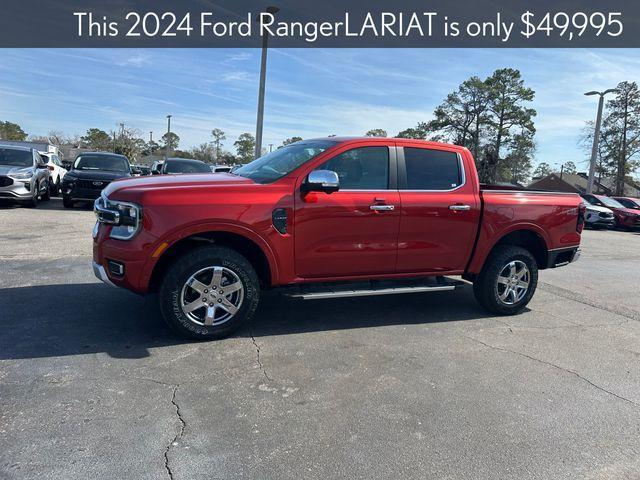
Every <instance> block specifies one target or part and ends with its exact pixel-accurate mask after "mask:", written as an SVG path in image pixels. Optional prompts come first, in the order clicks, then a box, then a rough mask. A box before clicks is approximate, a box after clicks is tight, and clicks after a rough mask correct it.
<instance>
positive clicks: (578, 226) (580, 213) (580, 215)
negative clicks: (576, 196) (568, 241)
mask: <svg viewBox="0 0 640 480" xmlns="http://www.w3.org/2000/svg"><path fill="white" fill-rule="evenodd" d="M586 210H587V207H586V205H585V204H584V203H581V204H580V205H578V222H577V223H576V232H578V233H582V230H583V229H584V213H585V212H586Z"/></svg>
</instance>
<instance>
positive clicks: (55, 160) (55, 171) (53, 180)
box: [40, 152, 67, 195]
mask: <svg viewBox="0 0 640 480" xmlns="http://www.w3.org/2000/svg"><path fill="white" fill-rule="evenodd" d="M40 156H41V157H42V158H43V159H44V161H45V162H46V164H47V168H48V169H49V177H50V180H49V188H50V190H51V195H58V194H59V193H60V185H62V179H63V178H64V175H65V174H66V173H67V170H66V168H64V167H63V166H62V162H61V161H60V158H59V157H58V155H56V154H55V153H48V152H40Z"/></svg>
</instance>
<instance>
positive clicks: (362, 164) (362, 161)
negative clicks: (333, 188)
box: [316, 147, 389, 190]
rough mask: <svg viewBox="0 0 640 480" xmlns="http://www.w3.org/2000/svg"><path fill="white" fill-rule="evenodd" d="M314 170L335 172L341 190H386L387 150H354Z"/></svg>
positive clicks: (385, 148)
mask: <svg viewBox="0 0 640 480" xmlns="http://www.w3.org/2000/svg"><path fill="white" fill-rule="evenodd" d="M316 170H332V171H334V172H336V173H337V174H338V178H340V189H341V190H343V189H346V190H386V189H387V188H388V186H389V148H388V147H361V148H354V149H353V150H349V151H346V152H344V153H341V154H340V155H338V156H336V157H333V158H332V159H331V160H329V161H328V162H326V163H324V164H323V165H321V166H320V167H318V168H317V169H316Z"/></svg>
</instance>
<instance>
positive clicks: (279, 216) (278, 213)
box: [271, 208, 287, 235]
mask: <svg viewBox="0 0 640 480" xmlns="http://www.w3.org/2000/svg"><path fill="white" fill-rule="evenodd" d="M271 221H272V222H273V226H274V227H275V229H276V230H278V231H279V232H280V233H281V234H283V235H284V234H285V233H287V211H286V210H285V209H284V208H276V209H275V210H274V211H273V213H272V214H271Z"/></svg>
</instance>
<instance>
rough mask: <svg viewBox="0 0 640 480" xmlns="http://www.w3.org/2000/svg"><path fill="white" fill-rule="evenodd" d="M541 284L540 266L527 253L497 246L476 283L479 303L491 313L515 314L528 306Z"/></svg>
mask: <svg viewBox="0 0 640 480" xmlns="http://www.w3.org/2000/svg"><path fill="white" fill-rule="evenodd" d="M537 285H538V265H537V263H536V260H535V259H534V258H533V255H531V253H530V252H529V251H528V250H525V249H524V248H522V247H517V246H514V245H502V246H499V247H496V249H495V250H494V251H493V252H492V253H491V255H490V256H489V258H488V259H487V261H486V262H485V265H484V267H483V268H482V272H480V275H478V277H477V279H476V281H475V282H474V284H473V293H474V294H475V297H476V300H478V303H480V305H482V306H483V307H484V308H485V309H487V310H488V311H489V312H491V313H494V314H497V315H513V314H516V313H519V312H521V311H522V310H523V309H524V307H525V306H526V305H527V304H528V303H529V301H530V300H531V297H533V294H534V293H535V291H536V286H537Z"/></svg>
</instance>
